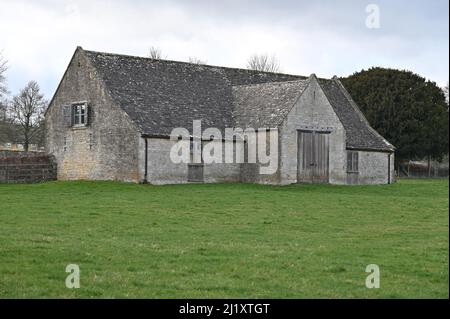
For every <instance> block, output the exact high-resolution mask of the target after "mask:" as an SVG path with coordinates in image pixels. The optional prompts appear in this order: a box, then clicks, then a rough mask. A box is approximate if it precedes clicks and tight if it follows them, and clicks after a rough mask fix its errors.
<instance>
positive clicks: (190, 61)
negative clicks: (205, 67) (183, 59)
mask: <svg viewBox="0 0 450 319" xmlns="http://www.w3.org/2000/svg"><path fill="white" fill-rule="evenodd" d="M188 62H189V63H194V64H206V61H203V60H201V59H199V58H197V57H195V56H190V57H189V59H188Z"/></svg>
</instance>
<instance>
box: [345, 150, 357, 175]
mask: <svg viewBox="0 0 450 319" xmlns="http://www.w3.org/2000/svg"><path fill="white" fill-rule="evenodd" d="M358 161H359V158H358V152H354V151H349V152H347V172H349V173H358V169H359V167H358V165H359V163H358Z"/></svg>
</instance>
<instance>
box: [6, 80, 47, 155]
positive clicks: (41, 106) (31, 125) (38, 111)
mask: <svg viewBox="0 0 450 319" xmlns="http://www.w3.org/2000/svg"><path fill="white" fill-rule="evenodd" d="M46 106H47V101H46V100H45V99H44V96H43V95H42V94H41V93H40V88H39V85H38V84H37V83H36V82H35V81H30V82H29V83H28V84H27V85H26V86H25V87H24V88H23V89H22V90H21V91H20V92H19V94H17V95H15V96H14V97H13V99H12V102H11V103H10V104H9V105H8V117H9V118H10V119H11V120H12V121H13V123H15V124H17V125H18V126H19V127H20V134H21V140H22V141H23V147H24V150H25V151H28V147H29V145H30V143H31V141H32V140H36V139H39V140H40V136H39V135H40V134H42V127H43V118H44V111H45V108H46Z"/></svg>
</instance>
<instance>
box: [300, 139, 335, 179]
mask: <svg viewBox="0 0 450 319" xmlns="http://www.w3.org/2000/svg"><path fill="white" fill-rule="evenodd" d="M297 149H298V151H297V154H298V156H297V181H298V182H299V183H328V163H329V160H328V159H329V134H328V133H326V132H299V133H298V148H297Z"/></svg>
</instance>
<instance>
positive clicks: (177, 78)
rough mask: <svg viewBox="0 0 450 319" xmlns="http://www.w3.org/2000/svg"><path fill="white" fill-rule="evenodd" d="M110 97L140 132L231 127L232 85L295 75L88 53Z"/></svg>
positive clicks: (165, 133) (291, 77) (289, 77)
mask: <svg viewBox="0 0 450 319" xmlns="http://www.w3.org/2000/svg"><path fill="white" fill-rule="evenodd" d="M84 52H85V53H86V55H87V56H88V57H89V59H90V61H91V63H92V65H93V66H94V67H95V68H96V69H97V71H98V72H99V73H100V76H101V78H102V80H103V82H104V83H105V85H106V87H107V89H108V90H109V92H110V94H111V96H112V98H113V99H114V100H115V101H116V102H117V103H118V104H119V105H120V106H121V107H122V109H123V110H124V111H125V112H126V113H127V114H128V115H129V116H130V118H131V119H132V120H133V121H134V122H135V123H136V125H137V126H138V127H139V128H140V129H141V131H142V133H145V134H153V135H169V134H170V133H171V131H172V129H173V128H175V127H184V128H187V129H189V128H191V127H192V121H193V120H198V119H201V120H202V125H204V126H205V127H216V128H219V129H224V128H225V127H233V126H234V123H233V119H232V115H231V111H232V108H231V106H232V102H233V95H232V85H239V84H249V83H264V82H268V81H283V80H291V79H295V78H297V77H296V76H292V75H285V74H277V73H266V72H254V71H250V70H242V69H232V68H223V67H214V66H206V65H199V64H191V63H184V62H175V61H168V60H156V59H150V58H141V57H134V56H126V55H117V54H108V53H99V52H93V51H84Z"/></svg>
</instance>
